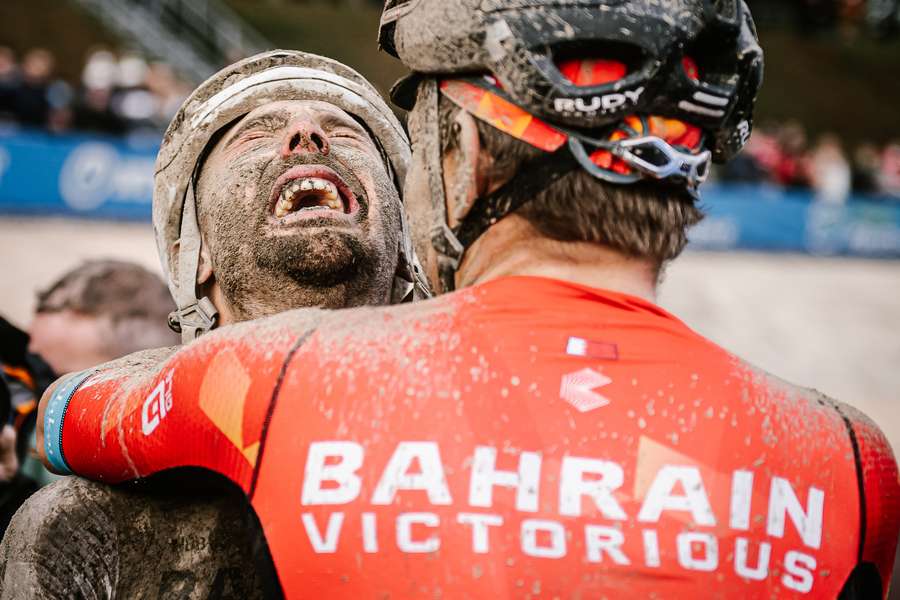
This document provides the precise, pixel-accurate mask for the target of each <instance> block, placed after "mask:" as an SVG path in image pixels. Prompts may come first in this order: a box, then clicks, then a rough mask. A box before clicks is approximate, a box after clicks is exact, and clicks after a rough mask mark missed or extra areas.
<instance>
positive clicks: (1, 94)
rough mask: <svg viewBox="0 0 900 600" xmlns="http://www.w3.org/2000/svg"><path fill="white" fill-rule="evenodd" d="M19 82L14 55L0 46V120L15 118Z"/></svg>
mask: <svg viewBox="0 0 900 600" xmlns="http://www.w3.org/2000/svg"><path fill="white" fill-rule="evenodd" d="M19 81H20V79H19V67H18V65H16V55H15V54H14V53H13V51H12V50H11V49H9V48H6V47H5V46H0V119H12V118H14V117H15V99H16V90H18V89H19Z"/></svg>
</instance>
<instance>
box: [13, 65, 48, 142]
mask: <svg viewBox="0 0 900 600" xmlns="http://www.w3.org/2000/svg"><path fill="white" fill-rule="evenodd" d="M55 65H56V60H55V59H54V58H53V55H52V54H51V53H50V52H49V51H48V50H46V49H44V48H33V49H31V50H29V51H28V52H27V53H26V54H25V58H24V59H22V81H21V84H20V85H19V86H18V88H17V90H16V95H15V100H14V101H13V102H14V111H15V114H16V118H17V119H18V121H19V122H20V123H22V124H23V125H31V126H33V127H44V126H46V124H47V120H48V117H49V115H50V108H51V107H50V101H49V99H48V97H47V91H48V89H49V88H50V84H51V83H52V76H53V70H54V68H55Z"/></svg>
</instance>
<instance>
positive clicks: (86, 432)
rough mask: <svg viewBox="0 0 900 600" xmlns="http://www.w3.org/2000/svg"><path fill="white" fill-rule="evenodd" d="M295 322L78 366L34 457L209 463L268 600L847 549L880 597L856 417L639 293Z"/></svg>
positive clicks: (662, 588) (832, 562)
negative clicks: (256, 534) (159, 362)
mask: <svg viewBox="0 0 900 600" xmlns="http://www.w3.org/2000/svg"><path fill="white" fill-rule="evenodd" d="M304 314H306V315H308V314H309V313H298V312H294V313H286V314H283V315H279V316H277V317H274V318H271V319H267V320H264V321H259V322H254V323H248V324H243V325H239V326H235V327H231V328H225V329H223V330H221V331H219V332H214V333H212V334H210V335H208V336H206V337H204V338H202V339H201V340H199V341H198V342H196V343H193V344H191V345H190V346H187V347H185V348H184V349H182V350H181V351H180V352H178V353H177V354H176V355H175V356H174V357H173V358H172V359H170V360H169V361H168V363H167V364H166V365H165V366H164V367H163V368H162V369H161V370H160V371H159V372H158V373H157V374H156V375H155V376H154V377H152V378H137V379H129V378H127V377H125V376H123V375H122V374H121V373H118V372H116V371H107V372H99V373H95V374H93V375H91V374H86V375H81V376H76V377H75V378H74V379H71V380H69V381H68V382H67V384H68V385H63V386H61V387H60V388H58V391H57V392H56V394H55V395H54V396H53V399H52V400H51V404H50V405H49V406H48V410H47V416H46V419H45V422H46V423H47V424H46V433H45V436H46V437H47V453H48V455H49V456H50V457H51V459H52V460H55V461H56V463H55V464H58V465H60V466H65V467H68V468H70V469H71V470H72V471H73V472H75V473H78V474H80V475H84V476H86V477H90V478H93V479H98V480H102V481H109V482H118V481H123V480H128V479H134V478H140V477H145V476H147V475H150V474H152V473H155V472H158V471H161V470H165V469H170V468H173V467H179V466H199V467H205V468H207V469H211V470H214V471H216V472H219V473H221V474H223V475H225V476H227V477H229V478H230V479H231V480H232V481H234V482H235V483H237V484H238V485H239V486H241V487H242V489H243V490H244V491H245V492H246V493H247V495H248V496H249V498H250V501H251V504H252V506H253V508H254V509H255V511H256V513H257V515H258V517H259V520H260V523H261V525H262V528H263V532H264V534H265V537H266V540H267V542H268V545H269V548H270V551H271V554H272V558H273V561H274V564H275V567H276V570H277V574H278V578H279V580H280V583H281V586H282V588H283V590H284V591H285V593H286V595H287V596H288V597H310V598H362V597H365V598H369V597H379V598H380V597H391V598H409V597H439V596H440V597H446V598H494V597H521V598H529V597H530V598H537V597H545V598H603V597H625V596H633V597H635V598H637V597H654V598H695V597H704V598H776V597H777V598H794V597H798V598H799V597H815V598H835V597H837V596H838V595H839V593H840V592H841V590H842V588H844V586H845V583H846V582H847V581H848V578H850V576H851V573H852V572H853V571H854V569H855V568H857V567H858V566H859V565H862V564H868V565H870V567H869V569H870V572H871V569H874V570H875V571H874V572H875V573H876V576H875V579H876V581H875V583H876V584H879V585H880V586H881V589H882V594H885V593H886V590H887V584H888V581H889V577H890V573H891V567H892V565H893V559H894V551H895V548H896V543H897V536H898V523H900V494H898V481H897V467H896V463H895V461H894V458H893V455H892V454H891V450H890V447H889V444H888V443H887V441H886V439H885V438H884V436H883V435H882V434H881V432H880V431H879V430H878V428H877V427H876V426H875V425H873V424H872V423H871V422H870V421H868V420H867V419H866V418H865V417H863V416H862V415H860V414H859V413H858V412H856V411H854V410H852V409H850V408H848V407H846V406H844V405H840V404H837V403H835V402H832V401H830V400H828V399H827V398H825V397H823V396H821V395H820V394H817V393H815V392H813V391H809V390H803V389H798V388H795V387H793V386H791V385H789V384H786V383H784V382H781V381H778V380H776V379H774V378H772V377H770V376H768V375H766V374H764V373H761V372H759V371H757V370H755V369H753V368H752V367H750V366H749V365H747V364H745V363H743V362H741V361H740V360H739V359H737V358H735V357H734V356H732V355H731V354H729V353H728V352H726V351H724V350H722V349H721V348H719V347H717V346H716V345H714V344H712V343H711V342H709V341H707V340H706V339H704V338H702V337H701V336H699V335H697V334H696V333H694V332H693V331H691V330H690V329H689V328H688V327H687V326H686V325H684V324H683V323H681V322H680V321H679V320H677V319H676V318H674V317H673V316H671V315H669V314H668V313H666V312H665V311H663V310H662V309H660V308H658V307H656V306H654V305H653V304H651V303H649V302H646V301H644V300H640V299H637V298H634V297H630V296H626V295H623V294H618V293H613V292H609V291H602V290H597V289H591V288H588V287H584V286H580V285H575V284H570V283H566V282H562V281H555V280H549V279H541V278H526V277H514V278H506V279H501V280H496V281H492V282H489V283H486V284H483V285H479V286H476V287H473V288H469V289H466V290H463V291H460V292H457V293H454V294H450V295H447V296H443V297H440V298H437V299H435V300H431V301H428V302H423V303H420V304H414V305H405V306H395V307H387V308H366V309H357V310H352V311H339V312H332V313H322V312H319V313H315V314H316V315H317V316H316V318H315V319H309V318H308V317H304V316H303V315H304ZM51 421H52V422H51ZM54 432H56V433H54ZM54 457H55V458H54Z"/></svg>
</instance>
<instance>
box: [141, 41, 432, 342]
mask: <svg viewBox="0 0 900 600" xmlns="http://www.w3.org/2000/svg"><path fill="white" fill-rule="evenodd" d="M279 100H320V101H324V102H328V103H330V104H333V105H335V106H337V107H339V108H341V109H343V110H344V111H346V112H347V113H349V114H351V115H352V116H354V117H355V118H357V119H358V120H359V121H360V122H362V123H363V124H364V126H365V127H366V128H367V129H368V130H369V131H370V132H371V134H372V138H373V139H374V141H375V144H376V145H377V146H378V147H379V149H380V151H381V153H382V156H383V158H384V163H385V166H386V168H387V170H388V172H389V173H390V174H391V175H392V176H393V178H394V181H395V183H396V184H397V187H398V189H401V184H402V182H403V180H404V178H405V176H406V170H407V167H408V165H409V160H410V149H409V140H408V138H407V136H406V133H405V132H404V130H403V128H402V126H401V125H400V123H399V121H398V120H397V118H396V116H395V115H394V113H393V112H392V111H391V109H390V108H389V107H388V106H387V104H386V103H385V101H384V100H383V99H382V98H381V96H380V94H379V93H378V91H377V90H376V89H375V88H374V87H373V86H372V85H371V84H370V83H369V82H368V81H366V79H365V78H363V77H362V76H361V75H360V74H359V73H357V72H356V71H354V70H353V69H351V68H349V67H347V66H345V65H343V64H341V63H339V62H337V61H334V60H331V59H329V58H325V57H322V56H317V55H315V54H308V53H305V52H297V51H291V50H273V51H270V52H265V53H262V54H258V55H256V56H252V57H250V58H247V59H244V60H241V61H239V62H237V63H235V64H233V65H231V66H229V67H226V68H224V69H222V70H221V71H219V72H218V73H216V74H215V75H213V76H212V77H210V78H209V79H207V80H206V81H205V82H204V83H202V84H201V85H200V87H198V88H197V89H196V90H195V91H194V92H193V93H192V94H191V95H190V96H189V97H188V99H187V100H185V102H184V104H183V105H182V106H181V109H180V110H179V111H178V113H177V114H176V115H175V117H174V119H173V120H172V123H171V124H170V125H169V128H168V130H167V131H166V134H165V137H164V138H163V142H162V147H161V148H160V151H159V156H158V157H157V161H156V174H155V178H154V190H153V228H154V232H155V234H156V242H157V247H158V250H159V255H160V260H161V262H162V266H163V272H164V274H165V276H166V279H167V281H168V284H169V290H170V291H171V292H172V296H173V297H174V298H175V302H176V304H177V306H178V310H177V311H176V312H174V313H172V315H171V316H170V318H169V322H170V325H171V326H172V327H173V328H174V329H176V330H179V331H181V333H182V338H183V340H184V341H185V342H187V341H190V340H192V339H194V338H195V337H196V336H197V335H200V334H202V333H204V332H205V331H207V330H209V329H211V328H212V327H213V326H214V324H215V318H216V311H215V308H214V307H213V305H212V302H211V301H210V300H209V299H208V298H201V299H198V298H197V289H196V272H197V265H198V261H199V256H200V231H199V226H198V223H197V214H196V210H197V207H196V201H195V198H194V186H195V183H196V177H197V169H198V163H199V162H200V159H201V157H202V156H203V155H204V153H205V152H207V151H208V146H209V144H210V141H211V140H212V139H214V136H215V135H216V133H217V132H219V131H221V130H222V129H223V128H224V127H226V126H228V125H229V124H231V123H233V122H234V121H235V120H236V119H238V118H240V117H242V116H244V115H246V114H248V113H249V112H251V111H252V110H254V109H255V108H257V107H259V106H262V105H265V104H269V103H271V102H275V101H279ZM400 214H401V221H402V232H401V236H400V247H399V248H398V255H399V260H398V267H397V273H396V275H395V278H394V285H393V290H392V299H393V300H394V301H401V300H405V299H411V298H412V297H413V296H416V297H424V296H427V295H428V288H427V284H426V283H425V279H424V276H423V275H422V272H421V267H419V265H418V260H417V259H416V256H415V253H414V251H413V247H412V242H411V238H410V235H409V229H408V226H407V221H406V217H405V211H404V210H403V209H402V207H401V209H400ZM176 242H178V245H177V247H176ZM176 248H177V249H176Z"/></svg>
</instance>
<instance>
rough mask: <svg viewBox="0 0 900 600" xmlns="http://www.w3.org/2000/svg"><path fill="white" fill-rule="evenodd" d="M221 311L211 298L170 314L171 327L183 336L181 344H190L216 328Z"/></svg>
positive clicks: (203, 299) (202, 299) (205, 298)
mask: <svg viewBox="0 0 900 600" xmlns="http://www.w3.org/2000/svg"><path fill="white" fill-rule="evenodd" d="M218 316H219V311H218V310H216V307H215V306H214V305H213V303H212V301H210V299H209V298H207V297H205V296H204V297H203V298H201V299H200V300H199V301H197V302H195V303H194V304H191V305H189V306H186V307H184V308H179V309H178V310H176V311H173V312H172V313H170V314H169V327H170V328H171V329H172V331H174V332H176V333H180V334H181V343H183V344H188V343H190V342H192V341H194V340H195V339H197V338H198V337H200V336H201V335H203V334H204V333H206V332H208V331H209V330H211V329H212V328H213V327H215V326H216V320H217V319H218Z"/></svg>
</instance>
